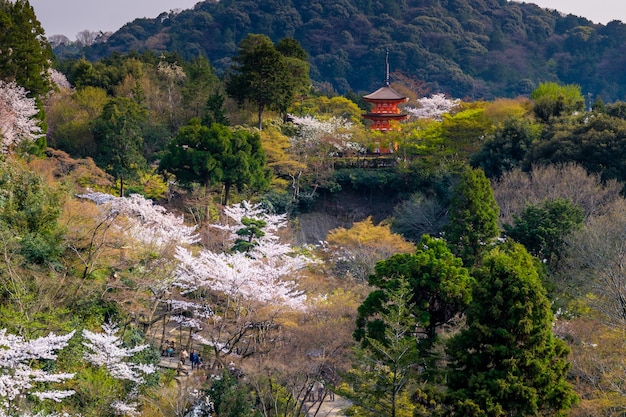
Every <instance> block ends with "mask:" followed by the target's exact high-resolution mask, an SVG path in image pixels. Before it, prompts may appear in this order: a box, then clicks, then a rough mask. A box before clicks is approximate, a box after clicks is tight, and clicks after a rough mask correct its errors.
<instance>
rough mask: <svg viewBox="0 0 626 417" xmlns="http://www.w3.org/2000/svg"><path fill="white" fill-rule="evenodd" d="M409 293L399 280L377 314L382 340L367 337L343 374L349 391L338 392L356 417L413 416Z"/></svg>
mask: <svg viewBox="0 0 626 417" xmlns="http://www.w3.org/2000/svg"><path fill="white" fill-rule="evenodd" d="M412 292H413V288H411V286H410V284H409V282H408V279H405V278H403V277H400V278H399V279H398V281H397V287H395V288H393V289H390V290H389V292H388V298H387V300H386V301H385V303H384V305H383V306H382V307H383V308H382V309H381V312H380V316H379V320H380V321H381V322H383V323H384V325H385V331H384V337H383V338H382V340H379V339H374V338H367V344H366V345H365V346H363V347H359V348H357V349H356V361H355V364H354V365H353V367H352V369H351V370H350V371H348V372H347V374H346V375H345V381H346V383H347V384H349V385H350V386H351V387H353V388H352V389H351V390H350V389H347V387H345V386H342V388H341V389H340V390H339V393H340V394H341V395H343V396H346V397H347V398H349V399H350V400H351V401H352V402H353V404H354V408H356V409H357V410H358V415H363V416H371V417H375V416H381V415H382V416H390V417H396V416H397V417H400V416H406V417H411V416H412V415H413V409H414V408H415V407H416V404H414V403H413V402H412V401H410V400H409V397H410V394H411V391H410V390H409V387H410V386H411V385H412V381H413V380H414V379H416V378H418V374H419V369H418V368H419V366H418V364H419V349H418V339H417V338H416V335H415V321H414V317H413V314H414V311H415V308H414V305H413V304H411V298H412Z"/></svg>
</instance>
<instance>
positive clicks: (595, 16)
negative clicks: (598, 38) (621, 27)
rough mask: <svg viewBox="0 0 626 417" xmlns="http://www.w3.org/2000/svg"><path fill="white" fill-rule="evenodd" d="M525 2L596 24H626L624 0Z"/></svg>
mask: <svg viewBox="0 0 626 417" xmlns="http://www.w3.org/2000/svg"><path fill="white" fill-rule="evenodd" d="M518 1H519V0H518ZM524 2H525V3H535V4H536V5H538V6H539V7H543V8H546V9H556V10H558V11H560V12H565V13H571V14H574V15H576V16H582V17H586V18H587V19H589V20H591V21H592V22H594V23H602V24H606V23H608V22H610V21H611V20H621V21H622V22H625V23H626V1H624V0H525V1H524Z"/></svg>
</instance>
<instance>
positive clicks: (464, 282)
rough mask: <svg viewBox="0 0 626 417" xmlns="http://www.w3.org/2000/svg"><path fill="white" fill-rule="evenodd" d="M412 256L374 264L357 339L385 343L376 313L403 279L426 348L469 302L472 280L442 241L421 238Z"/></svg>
mask: <svg viewBox="0 0 626 417" xmlns="http://www.w3.org/2000/svg"><path fill="white" fill-rule="evenodd" d="M417 248H418V249H417V250H416V252H415V253H414V254H397V255H394V256H392V257H391V258H389V259H387V260H385V261H381V262H379V263H378V264H376V268H375V273H374V274H373V275H371V276H370V278H369V284H370V285H372V286H374V287H377V288H378V289H377V290H375V291H373V292H371V293H370V294H369V295H368V297H367V298H366V300H365V301H364V302H363V304H362V305H361V306H360V307H359V310H358V313H359V315H358V319H357V330H356V331H355V337H356V338H357V340H367V339H366V338H369V339H376V340H380V341H384V340H385V323H384V322H383V321H381V320H380V318H378V314H379V313H381V312H383V311H384V310H385V308H384V305H385V303H386V302H387V300H388V298H389V294H390V292H391V291H394V290H395V289H397V288H398V286H399V285H400V282H401V281H402V280H403V279H406V280H407V281H408V283H409V285H410V287H411V298H410V303H411V304H413V305H414V308H413V311H412V314H413V317H414V320H415V325H416V326H417V327H419V328H421V329H422V330H421V332H422V333H423V334H424V335H425V337H426V340H427V342H428V343H426V346H427V347H428V346H430V345H431V343H432V342H434V340H435V338H436V329H437V328H439V327H441V326H442V325H444V324H447V323H449V322H450V321H451V320H452V319H453V318H454V317H455V316H456V315H457V314H458V313H459V312H461V311H463V310H464V309H465V307H466V306H467V304H468V303H469V300H470V292H471V283H472V279H471V277H470V276H469V273H468V271H467V270H466V269H465V268H463V265H462V262H461V260H460V259H459V258H457V257H455V256H454V255H453V254H452V253H451V252H450V250H449V249H448V247H447V246H446V243H445V242H444V241H443V240H440V239H435V238H433V237H430V236H428V235H425V236H423V237H422V240H421V241H420V242H419V243H418V244H417Z"/></svg>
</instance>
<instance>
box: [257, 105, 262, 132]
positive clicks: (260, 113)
mask: <svg viewBox="0 0 626 417" xmlns="http://www.w3.org/2000/svg"><path fill="white" fill-rule="evenodd" d="M258 128H259V130H263V105H262V104H259V124H258Z"/></svg>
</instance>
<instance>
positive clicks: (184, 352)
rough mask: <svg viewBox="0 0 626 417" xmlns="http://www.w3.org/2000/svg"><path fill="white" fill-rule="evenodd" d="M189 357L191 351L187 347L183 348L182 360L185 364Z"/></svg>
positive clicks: (181, 352)
mask: <svg viewBox="0 0 626 417" xmlns="http://www.w3.org/2000/svg"><path fill="white" fill-rule="evenodd" d="M188 357H189V353H188V352H187V349H185V348H183V350H181V351H180V361H181V362H182V363H183V365H184V364H185V361H186V360H187V358H188Z"/></svg>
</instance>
